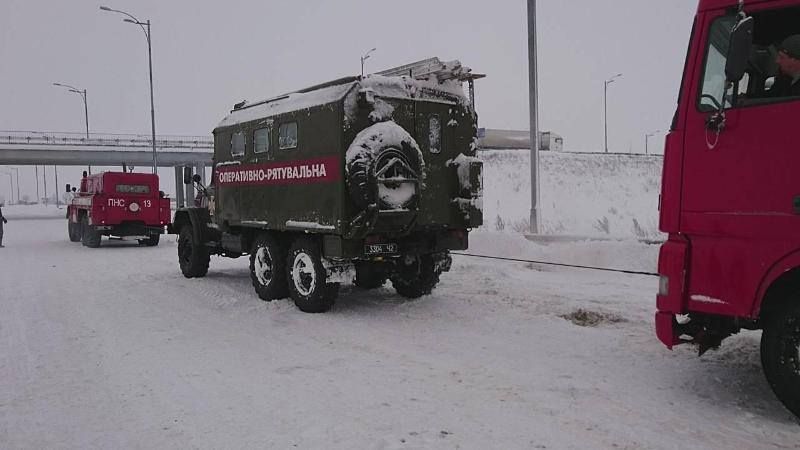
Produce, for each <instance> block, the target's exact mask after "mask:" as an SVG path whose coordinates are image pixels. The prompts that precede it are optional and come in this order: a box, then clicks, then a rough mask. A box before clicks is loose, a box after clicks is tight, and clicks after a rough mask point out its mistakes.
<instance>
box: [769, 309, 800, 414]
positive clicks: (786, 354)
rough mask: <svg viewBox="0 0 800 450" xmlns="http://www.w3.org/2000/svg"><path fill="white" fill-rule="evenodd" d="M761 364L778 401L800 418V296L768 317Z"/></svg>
mask: <svg viewBox="0 0 800 450" xmlns="http://www.w3.org/2000/svg"><path fill="white" fill-rule="evenodd" d="M761 365H762V367H763V368H764V374H765V375H766V377H767V382H769V385H770V386H771V387H772V390H773V391H774V392H775V395H777V397H778V400H780V401H781V402H782V403H783V404H784V405H785V406H786V408H787V409H789V411H791V412H792V413H793V414H794V415H795V416H797V417H800V303H798V302H797V301H796V299H792V302H791V303H789V302H787V303H784V304H783V305H782V306H781V307H779V308H777V309H775V310H774V311H772V313H771V314H769V316H768V317H766V318H765V321H764V332H763V334H762V335H761Z"/></svg>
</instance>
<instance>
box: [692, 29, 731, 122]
mask: <svg viewBox="0 0 800 450" xmlns="http://www.w3.org/2000/svg"><path fill="white" fill-rule="evenodd" d="M735 24H736V16H725V17H720V18H719V19H717V20H715V21H714V23H713V24H712V25H711V29H710V30H709V36H710V37H709V40H708V48H707V50H706V62H705V68H704V71H703V83H702V90H701V91H700V92H701V94H700V99H699V108H700V110H701V111H716V110H717V109H719V107H720V106H721V105H723V102H724V106H725V107H726V108H730V106H731V103H730V98H726V99H723V95H724V93H723V91H724V89H725V63H726V62H727V55H728V46H729V44H730V38H731V29H733V26H734V25H735Z"/></svg>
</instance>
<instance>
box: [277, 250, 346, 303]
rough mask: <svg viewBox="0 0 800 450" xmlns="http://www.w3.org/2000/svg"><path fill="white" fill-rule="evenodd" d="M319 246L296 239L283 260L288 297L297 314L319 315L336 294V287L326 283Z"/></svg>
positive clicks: (337, 291)
mask: <svg viewBox="0 0 800 450" xmlns="http://www.w3.org/2000/svg"><path fill="white" fill-rule="evenodd" d="M326 278H327V272H326V270H325V267H324V266H323V265H322V257H321V256H320V251H319V245H317V244H316V242H314V241H313V240H311V239H308V238H301V239H297V240H296V241H295V242H294V244H292V247H291V248H290V249H289V254H288V256H287V258H286V280H287V283H288V285H289V294H290V295H291V297H292V300H294V304H295V305H297V307H298V308H299V309H300V311H303V312H307V313H322V312H326V311H328V310H330V309H331V307H332V306H333V303H334V301H335V300H336V296H337V295H338V294H339V284H338V283H327V282H326Z"/></svg>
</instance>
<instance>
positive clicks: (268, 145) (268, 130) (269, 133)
mask: <svg viewBox="0 0 800 450" xmlns="http://www.w3.org/2000/svg"><path fill="white" fill-rule="evenodd" d="M260 131H265V132H266V133H267V139H266V148H265V149H264V150H263V151H258V148H259V147H258V138H257V134H258V133H259V132H260ZM271 138H272V127H261V128H256V129H255V130H253V154H254V155H269V154H270V153H271V150H272V143H271V142H270V139H271Z"/></svg>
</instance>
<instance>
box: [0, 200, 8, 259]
mask: <svg viewBox="0 0 800 450" xmlns="http://www.w3.org/2000/svg"><path fill="white" fill-rule="evenodd" d="M6 223H8V219H6V218H5V217H4V216H3V204H2V203H0V248H3V247H5V246H4V245H3V224H6Z"/></svg>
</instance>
